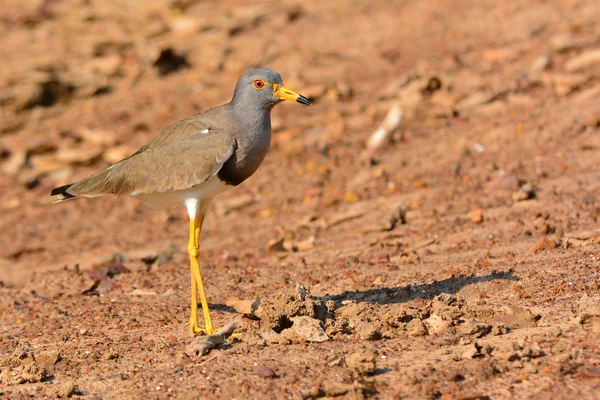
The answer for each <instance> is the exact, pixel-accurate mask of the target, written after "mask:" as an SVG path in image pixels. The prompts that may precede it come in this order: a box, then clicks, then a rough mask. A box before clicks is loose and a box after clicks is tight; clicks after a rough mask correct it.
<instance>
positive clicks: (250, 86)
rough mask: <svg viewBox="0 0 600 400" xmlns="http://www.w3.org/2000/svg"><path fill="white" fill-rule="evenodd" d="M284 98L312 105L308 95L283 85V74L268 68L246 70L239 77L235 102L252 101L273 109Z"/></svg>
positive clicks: (234, 97) (234, 96) (259, 105)
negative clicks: (305, 95)
mask: <svg viewBox="0 0 600 400" xmlns="http://www.w3.org/2000/svg"><path fill="white" fill-rule="evenodd" d="M284 100H289V101H295V102H297V103H300V104H304V105H307V106H310V105H311V102H310V101H309V100H308V99H307V98H306V97H304V96H302V95H301V94H298V93H296V92H294V91H293V90H291V89H288V88H286V87H285V86H283V83H282V80H281V75H279V74H278V73H277V72H275V71H273V70H272V69H268V68H254V69H249V70H248V71H246V72H244V74H243V75H242V76H241V77H240V79H238V82H237V84H236V85H235V92H234V94H233V101H234V102H235V101H244V102H251V103H252V104H253V105H256V106H258V107H260V108H265V109H271V108H273V107H274V106H275V105H276V104H278V103H281V102H282V101H284Z"/></svg>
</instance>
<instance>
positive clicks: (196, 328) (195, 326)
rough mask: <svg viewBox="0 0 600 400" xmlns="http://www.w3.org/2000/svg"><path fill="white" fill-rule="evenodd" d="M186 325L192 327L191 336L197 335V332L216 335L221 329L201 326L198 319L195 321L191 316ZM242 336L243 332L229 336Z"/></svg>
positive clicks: (237, 337) (235, 337)
mask: <svg viewBox="0 0 600 400" xmlns="http://www.w3.org/2000/svg"><path fill="white" fill-rule="evenodd" d="M186 325H187V326H188V327H189V328H190V335H191V336H196V334H197V333H201V334H203V335H207V336H209V335H214V334H216V333H218V332H219V330H218V329H215V328H214V327H211V328H210V329H207V328H200V326H199V325H198V321H194V320H193V319H192V318H190V320H189V321H188V323H187V324H186ZM242 336H244V335H243V334H241V333H234V334H232V335H231V336H229V337H230V338H232V339H240V338H241V337H242Z"/></svg>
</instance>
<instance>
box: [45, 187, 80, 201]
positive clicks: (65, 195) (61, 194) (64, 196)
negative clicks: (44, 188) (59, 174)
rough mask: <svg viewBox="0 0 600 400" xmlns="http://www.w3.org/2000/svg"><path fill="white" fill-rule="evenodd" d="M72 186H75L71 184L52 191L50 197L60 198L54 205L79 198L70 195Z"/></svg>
mask: <svg viewBox="0 0 600 400" xmlns="http://www.w3.org/2000/svg"><path fill="white" fill-rule="evenodd" d="M71 186H73V184H72V183H69V184H68V185H64V186H60V187H57V188H54V189H52V192H50V196H58V197H57V198H56V200H54V202H53V203H62V202H63V201H67V200H71V199H74V198H75V197H77V196H76V195H74V194H71V193H69V188H70V187H71Z"/></svg>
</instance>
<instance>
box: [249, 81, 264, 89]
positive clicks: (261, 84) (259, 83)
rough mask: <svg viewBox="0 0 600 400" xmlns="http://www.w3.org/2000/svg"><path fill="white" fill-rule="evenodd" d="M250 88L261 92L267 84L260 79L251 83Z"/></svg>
mask: <svg viewBox="0 0 600 400" xmlns="http://www.w3.org/2000/svg"><path fill="white" fill-rule="evenodd" d="M252 86H254V88H255V89H257V90H263V89H264V88H265V86H267V84H266V83H265V81H263V80H262V79H255V80H254V81H252Z"/></svg>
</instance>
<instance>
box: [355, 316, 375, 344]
mask: <svg viewBox="0 0 600 400" xmlns="http://www.w3.org/2000/svg"><path fill="white" fill-rule="evenodd" d="M355 330H356V332H358V334H359V336H360V337H361V339H363V340H379V339H381V337H382V336H381V332H380V330H379V328H378V327H377V326H375V325H374V324H371V323H369V322H364V321H361V322H359V323H358V324H357V325H356V328H355Z"/></svg>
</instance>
